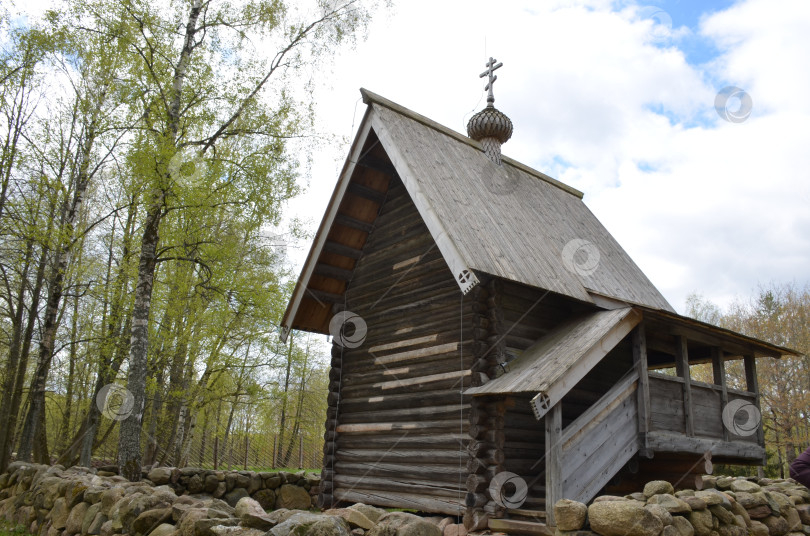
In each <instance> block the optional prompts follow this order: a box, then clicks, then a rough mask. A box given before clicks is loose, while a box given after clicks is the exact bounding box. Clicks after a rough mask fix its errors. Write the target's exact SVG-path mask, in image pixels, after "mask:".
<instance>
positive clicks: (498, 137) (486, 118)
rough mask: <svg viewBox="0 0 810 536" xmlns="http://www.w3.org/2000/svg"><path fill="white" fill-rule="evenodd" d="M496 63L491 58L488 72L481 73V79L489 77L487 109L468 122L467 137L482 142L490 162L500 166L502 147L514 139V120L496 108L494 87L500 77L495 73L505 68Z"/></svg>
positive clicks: (501, 64) (488, 63)
mask: <svg viewBox="0 0 810 536" xmlns="http://www.w3.org/2000/svg"><path fill="white" fill-rule="evenodd" d="M496 61H497V60H495V58H489V61H488V62H487V70H486V71H484V72H483V73H481V78H483V77H485V76H488V77H489V83H488V84H487V85H486V87H485V88H484V89H486V90H488V91H489V94H488V95H487V107H486V108H484V109H483V110H481V111H480V112H478V113H477V114H475V115H474V116H472V117H471V118H470V120H469V121H468V122H467V135H468V136H469V137H470V138H472V139H474V140H475V141H478V142H481V145H482V146H483V147H484V153H485V154H486V155H487V156H488V157H489V159H490V160H492V161H493V162H495V163H496V164H498V165H500V164H501V145H502V144H504V143H506V141H507V140H508V139H509V138H511V137H512V130H513V126H512V120H511V119H509V118H508V117H507V116H506V114H504V113H503V112H501V111H500V110H498V109H497V108H495V97H494V95H493V94H492V85H493V84H494V82H495V80H497V79H498V77H497V76H495V75H494V74H493V71H495V69H498V68H499V67H501V66H503V63H497V64H496Z"/></svg>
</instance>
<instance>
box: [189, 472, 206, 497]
mask: <svg viewBox="0 0 810 536" xmlns="http://www.w3.org/2000/svg"><path fill="white" fill-rule="evenodd" d="M186 489H187V490H188V492H189V493H191V494H195V493H202V492H203V491H205V482H204V481H203V479H202V477H201V476H200V475H199V474H195V475H193V476H192V477H191V478H189V479H188V484H187V485H186Z"/></svg>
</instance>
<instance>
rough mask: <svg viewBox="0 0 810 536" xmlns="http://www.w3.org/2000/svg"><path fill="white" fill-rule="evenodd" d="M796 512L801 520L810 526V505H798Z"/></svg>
mask: <svg viewBox="0 0 810 536" xmlns="http://www.w3.org/2000/svg"><path fill="white" fill-rule="evenodd" d="M796 511H797V512H798V513H799V519H801V520H802V523H804V524H805V525H810V504H799V505H796Z"/></svg>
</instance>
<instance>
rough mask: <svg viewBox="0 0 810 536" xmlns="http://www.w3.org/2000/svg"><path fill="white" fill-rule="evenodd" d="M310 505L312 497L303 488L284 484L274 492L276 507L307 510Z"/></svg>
mask: <svg viewBox="0 0 810 536" xmlns="http://www.w3.org/2000/svg"><path fill="white" fill-rule="evenodd" d="M311 507H312V498H311V497H310V496H309V493H307V491H306V490H305V489H304V488H301V487H299V486H295V485H293V484H284V485H283V486H281V487H280V488H279V489H278V492H277V493H276V508H287V509H289V510H309V509H310V508H311Z"/></svg>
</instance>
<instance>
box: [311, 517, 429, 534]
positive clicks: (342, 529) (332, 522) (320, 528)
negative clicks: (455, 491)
mask: <svg viewBox="0 0 810 536" xmlns="http://www.w3.org/2000/svg"><path fill="white" fill-rule="evenodd" d="M434 526H435V525H434ZM436 530H438V527H437V528H436ZM349 535H350V532H349V527H348V525H346V522H345V521H344V520H343V519H341V518H339V517H334V516H322V517H321V519H320V520H318V521H316V522H315V523H313V524H312V525H311V526H310V527H309V530H307V536H349ZM439 535H441V531H440V532H439Z"/></svg>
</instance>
